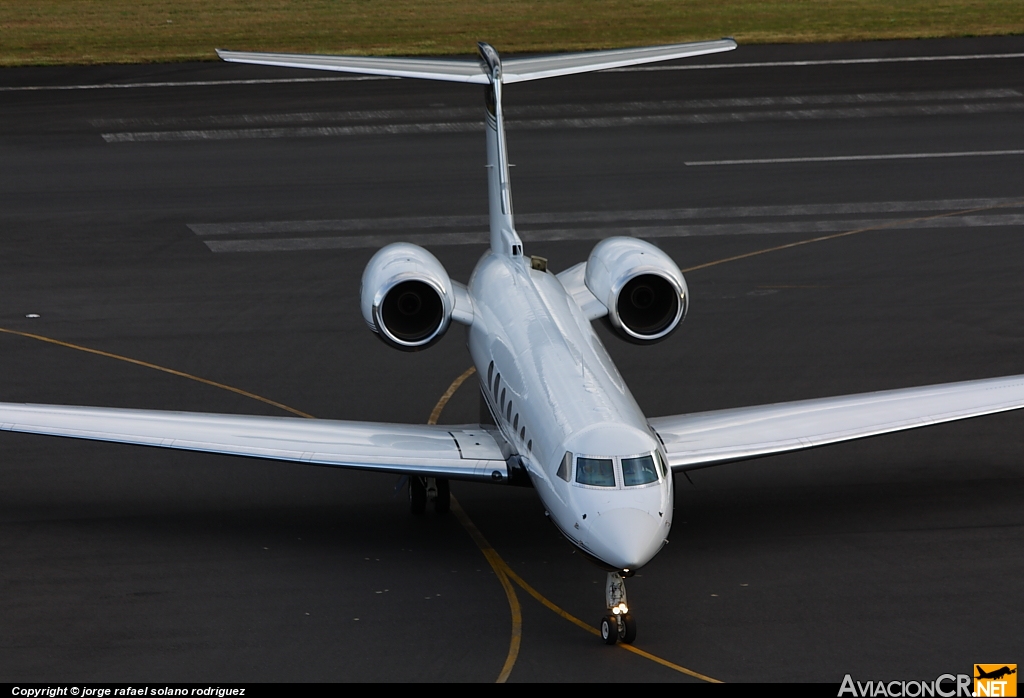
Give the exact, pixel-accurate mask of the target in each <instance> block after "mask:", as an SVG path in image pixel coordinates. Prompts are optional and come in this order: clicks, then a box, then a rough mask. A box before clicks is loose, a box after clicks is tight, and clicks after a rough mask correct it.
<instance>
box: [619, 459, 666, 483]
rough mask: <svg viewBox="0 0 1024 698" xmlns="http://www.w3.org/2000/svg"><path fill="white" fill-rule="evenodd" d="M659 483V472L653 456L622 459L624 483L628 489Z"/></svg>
mask: <svg viewBox="0 0 1024 698" xmlns="http://www.w3.org/2000/svg"><path fill="white" fill-rule="evenodd" d="M657 481H658V470H657V468H656V466H655V465H654V458H652V457H651V456H639V457H637V458H623V459H622V482H623V484H624V485H625V486H626V487H635V486H636V485H649V484H651V483H652V482H657Z"/></svg>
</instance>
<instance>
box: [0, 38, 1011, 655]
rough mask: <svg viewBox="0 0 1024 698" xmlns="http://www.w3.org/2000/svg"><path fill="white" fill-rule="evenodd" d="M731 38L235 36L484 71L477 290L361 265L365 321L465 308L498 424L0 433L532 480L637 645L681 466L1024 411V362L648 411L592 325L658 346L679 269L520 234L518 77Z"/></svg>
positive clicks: (392, 72)
mask: <svg viewBox="0 0 1024 698" xmlns="http://www.w3.org/2000/svg"><path fill="white" fill-rule="evenodd" d="M735 47H736V44H735V42H733V41H732V40H729V39H723V40H721V41H709V42H702V43H692V44H677V45H672V46H657V47H650V48H638V49H625V50H616V51H599V52H591V53H577V54H567V55H557V56H550V57H540V58H513V59H509V60H506V61H504V62H502V61H501V60H500V58H499V57H498V54H497V52H495V50H494V49H493V48H491V47H490V46H489V45H487V44H484V43H481V44H480V45H479V53H480V56H479V61H468V60H467V61H463V60H434V59H407V58H360V57H341V56H309V55H288V54H271V53H240V52H231V51H219V54H220V57H221V58H223V59H224V60H226V61H235V62H240V63H256V64H262V65H273V66H287V67H301V68H314V69H319V70H334V71H345V72H356V73H369V74H374V75H387V76H396V77H414V78H426V79H432V80H449V81H455V82H466V83H475V84H478V85H483V86H484V94H485V97H486V100H485V103H486V126H485V132H486V137H487V168H488V169H487V181H488V196H489V201H490V235H491V246H490V251H488V252H487V253H486V254H484V256H483V257H482V258H481V260H480V263H479V264H478V265H477V267H476V269H475V270H474V272H473V275H472V276H471V277H470V279H469V284H468V285H463V284H460V283H458V282H456V281H452V280H451V279H450V278H449V276H448V274H447V272H446V271H445V270H444V267H442V265H441V263H440V262H438V260H437V259H436V258H435V257H434V256H433V255H432V254H430V252H428V251H427V250H425V249H423V248H422V247H418V246H416V245H412V244H406V243H397V244H393V245H388V246H387V247H385V248H383V249H382V250H380V251H379V252H377V254H376V255H374V257H373V258H372V259H371V260H370V262H369V264H368V265H367V267H366V270H365V272H364V273H363V279H362V290H361V293H362V297H361V306H362V313H363V317H364V318H365V319H366V323H367V325H369V327H370V329H371V330H373V331H374V332H375V333H377V335H378V336H379V337H380V338H381V339H382V340H383V341H384V342H385V343H387V344H389V345H391V346H392V347H395V348H398V349H402V350H406V351H415V350H419V349H424V348H425V347H428V346H430V345H431V344H433V343H434V342H436V341H438V340H439V339H440V338H441V337H442V335H444V333H445V331H446V330H447V329H448V327H449V325H450V324H451V322H452V321H455V322H458V323H461V324H463V325H467V326H468V327H469V332H468V344H469V351H470V354H471V355H472V358H473V363H474V365H475V366H476V368H477V375H478V376H479V378H480V388H481V392H482V395H483V399H484V401H485V403H486V405H487V407H488V410H489V412H490V417H491V418H492V420H493V424H473V425H463V426H441V425H404V424H380V423H367V422H343V421H330V420H322V421H321V420H303V419H295V418H287V417H256V416H235V415H218V414H197V413H184V412H161V411H152V410H128V409H106V408H96V407H63V406H53V405H22V404H0V429H5V430H10V431H20V432H29V433H36V434H51V435H55V436H70V437H76V438H83V439H98V440H102V441H115V442H121V443H129V444H140V445H146V446H161V447H164V448H177V449H185V450H193V451H206V452H211V453H224V454H231V455H238V456H250V457H255V458H268V459H276V460H284V461H296V462H300V463H309V464H313V465H325V466H337V467H343V468H357V469H363V470H377V471H384V472H391V473H400V474H403V475H406V476H408V478H409V493H410V502H411V507H412V509H413V511H414V512H416V513H423V511H424V510H425V508H426V504H427V502H428V501H432V502H433V506H434V507H435V509H436V510H437V511H439V512H444V511H447V509H448V507H449V502H450V499H449V490H448V481H449V480H450V479H456V480H476V481H486V482H493V483H499V484H503V483H509V484H528V485H532V486H533V487H534V488H535V489H536V490H537V493H538V495H539V496H540V498H541V500H542V501H543V503H544V506H545V508H546V509H547V511H548V513H549V515H550V518H551V520H552V521H553V522H554V524H555V525H556V526H557V527H558V529H559V530H560V531H561V532H562V533H563V534H564V535H565V537H566V538H568V539H569V540H570V541H571V542H572V544H573V545H575V546H576V547H577V548H579V549H580V550H581V551H583V552H584V553H586V554H587V555H588V556H589V557H590V558H591V559H592V560H594V561H595V562H597V563H598V564H599V565H601V566H602V567H603V568H604V569H606V570H608V571H609V572H608V579H607V584H606V603H607V613H606V615H605V616H604V617H603V618H602V620H601V623H600V626H601V634H602V637H603V638H604V640H605V641H606V642H608V643H610V644H613V643H615V642H617V641H619V640H621V641H623V642H632V641H633V640H634V638H635V637H636V623H635V621H634V619H633V615H632V614H631V613H630V612H629V607H628V605H627V601H626V593H625V584H624V582H623V578H624V577H628V576H630V575H632V574H633V573H634V572H635V571H636V570H637V569H639V568H640V567H642V566H643V565H645V564H646V563H647V562H649V561H650V560H651V558H653V557H654V556H655V554H657V552H658V551H659V550H660V549H661V547H662V546H663V545H664V544H665V542H666V539H667V538H668V535H669V530H670V529H671V526H672V514H673V504H672V496H673V495H672V492H673V490H672V477H673V473H674V472H680V471H685V470H688V469H692V468H699V467H705V466H708V465H714V464H718V463H725V462H728V461H738V460H744V459H748V458H756V457H758V456H766V455H769V454H773V453H782V452H786V451H794V450H798V449H805V448H812V447H815V446H822V445H825V444H830V443H835V442H839V441H846V440H849V439H858V438H863V437H867V436H875V435H878V434H884V433H888V432H893V431H899V430H902V429H912V428H915V427H922V426H927V425H930V424H937V423H939V422H947V421H951V420H956V419H965V418H968V417H977V416H979V415H985V414H990V413H994V412H1001V411H1004V410H1012V409H1018V408H1021V407H1024V375H1021V376H1013V377H1008V378H994V379H987V380H976V381H968V382H962V383H949V384H944V385H936V386H927V387H922V388H910V389H903V390H891V391H885V392H876V393H867V394H862V395H852V396H845V397H834V398H826V399H817V400H803V401H799V402H790V403H781V404H774V405H764V406H760V407H743V408H739V409H730V410H719V411H715V412H704V413H697V414H684V415H673V416H668V417H656V418H653V419H648V418H647V417H645V416H644V414H643V413H642V412H641V410H640V408H639V406H638V405H637V403H636V401H635V400H634V399H633V396H632V395H631V394H630V392H629V388H627V387H626V384H625V382H624V381H623V379H622V376H621V375H620V374H619V372H618V370H616V368H615V366H614V365H613V364H612V361H611V359H610V358H609V357H608V354H607V352H606V351H605V349H604V347H603V346H602V344H601V342H600V340H599V339H598V337H597V334H595V332H594V329H593V328H592V326H591V322H592V321H594V320H596V319H598V318H604V319H605V320H606V321H607V322H609V323H610V324H611V326H612V327H613V328H614V330H615V331H616V332H618V333H619V334H620V335H621V336H622V337H623V338H624V339H626V340H628V341H631V342H638V343H641V344H643V343H652V342H657V341H660V340H663V339H665V338H666V337H668V336H669V335H670V334H671V333H672V332H673V330H675V329H676V327H678V326H679V324H680V323H681V322H682V320H683V318H684V316H685V315H686V310H687V306H688V304H689V293H688V291H687V288H686V282H685V281H684V280H683V275H682V273H681V272H680V271H679V267H678V266H676V264H675V263H674V262H673V261H672V259H671V258H669V257H668V255H666V254H665V253H664V252H662V251H661V250H659V249H658V248H656V247H654V246H653V245H650V244H648V243H646V242H643V241H642V240H638V239H636V238H631V237H614V238H610V239H607V240H604V241H602V242H600V243H598V244H597V245H596V246H595V247H594V249H593V251H592V252H591V253H590V257H589V258H588V259H587V261H586V262H582V263H580V264H577V265H576V266H574V267H571V268H569V269H567V270H565V271H563V272H562V273H560V274H558V275H555V274H552V273H551V272H549V271H548V270H547V264H546V261H545V260H543V259H541V258H538V257H530V256H527V255H526V254H525V253H524V249H523V241H522V240H521V239H520V238H519V235H518V234H517V233H516V229H515V224H514V221H513V216H512V196H511V191H510V189H509V175H508V157H507V151H506V145H505V129H504V123H503V117H502V90H503V87H504V85H506V84H509V83H514V82H521V81H524V80H536V79H539V78H549V77H557V76H564V75H571V74H574V73H582V72H587V71H592V70H601V69H606V68H616V67H622V66H630V65H637V64H641V63H649V62H653V61H663V60H671V59H677V58H684V57H687V56H698V55H703V54H709V53H716V52H720V51H729V50H732V49H734V48H735Z"/></svg>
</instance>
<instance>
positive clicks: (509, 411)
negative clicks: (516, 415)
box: [505, 400, 512, 422]
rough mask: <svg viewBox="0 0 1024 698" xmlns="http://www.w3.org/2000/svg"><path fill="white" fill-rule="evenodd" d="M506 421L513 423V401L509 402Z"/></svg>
mask: <svg viewBox="0 0 1024 698" xmlns="http://www.w3.org/2000/svg"><path fill="white" fill-rule="evenodd" d="M505 421H506V422H511V421H512V401H511V400H509V401H508V408H507V409H506V410H505Z"/></svg>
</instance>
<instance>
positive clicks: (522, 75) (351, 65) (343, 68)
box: [217, 39, 736, 85]
mask: <svg viewBox="0 0 1024 698" xmlns="http://www.w3.org/2000/svg"><path fill="white" fill-rule="evenodd" d="M734 48H736V42H735V41H733V40H732V39H719V40H717V41H697V42H693V43H688V44H668V45H666V46H645V47H642V48H623V49H613V50H611V51H587V52H584V53H559V54H555V55H552V56H537V57H531V58H507V59H504V60H503V61H502V75H501V81H502V82H504V83H505V84H510V83H513V82H525V81H526V80H539V79H541V78H553V77H558V76H560V75H575V74H576V73H588V72H591V71H594V70H607V69H609V68H626V67H628V66H631V65H642V64H644V63H655V62H658V61H672V60H676V59H678V58H692V57H694V56H703V55H705V54H709V53H720V52H722V51H732V50H733V49H734ZM217 55H218V56H220V57H221V58H222V59H223V60H225V61H228V62H230V63H253V64H256V65H274V66H280V67H283V68H312V69H315V70H333V71H337V72H342V73H360V74H363V75H385V76H389V77H396V78H423V79H427V80H448V81H450V82H468V83H474V84H478V85H485V84H487V83H488V82H489V81H490V79H491V75H490V70H488V68H487V66H486V64H484V63H483V62H481V61H478V60H471V59H454V58H392V57H386V58H376V57H368V56H322V55H313V54H301V53H254V52H251V51H225V50H223V49H217Z"/></svg>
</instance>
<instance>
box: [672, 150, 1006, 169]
mask: <svg viewBox="0 0 1024 698" xmlns="http://www.w3.org/2000/svg"><path fill="white" fill-rule="evenodd" d="M1001 155H1024V150H967V151H958V152H951V153H883V154H879V155H825V156H820V157H805V158H761V159H751V160H694V161H691V162H686V163H684V164H686V165H687V166H689V167H700V166H702V165H784V164H788V163H795V162H849V161H854V160H919V159H922V158H973V157H993V156H1001Z"/></svg>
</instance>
